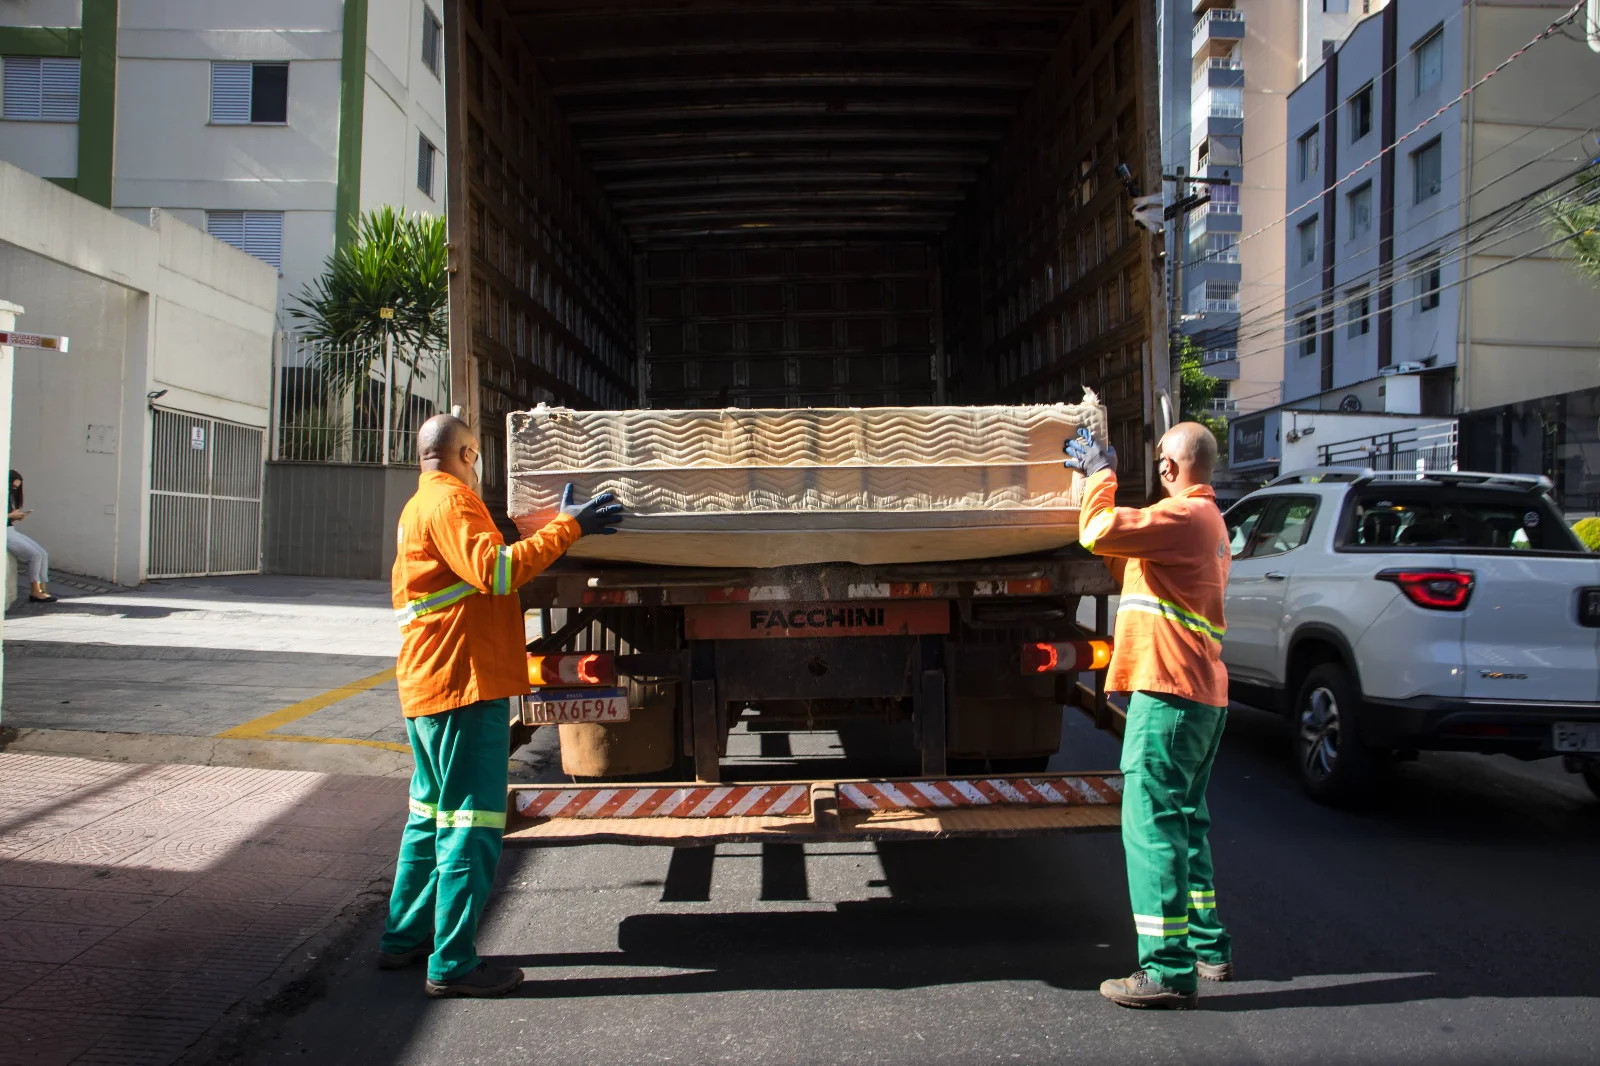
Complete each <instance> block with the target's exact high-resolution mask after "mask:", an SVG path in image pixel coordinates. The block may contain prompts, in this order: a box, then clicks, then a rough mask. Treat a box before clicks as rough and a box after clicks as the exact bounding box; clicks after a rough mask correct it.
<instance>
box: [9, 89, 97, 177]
mask: <svg viewBox="0 0 1600 1066" xmlns="http://www.w3.org/2000/svg"><path fill="white" fill-rule="evenodd" d="M4 65H5V64H4V63H0V67H3V66H4ZM0 80H3V79H0ZM0 159H3V160H5V161H6V162H7V163H12V164H15V165H16V166H19V167H21V168H22V169H23V170H26V171H29V172H31V173H34V174H38V175H39V176H40V177H43V178H75V177H77V176H78V124H77V123H76V122H6V121H4V120H0Z"/></svg>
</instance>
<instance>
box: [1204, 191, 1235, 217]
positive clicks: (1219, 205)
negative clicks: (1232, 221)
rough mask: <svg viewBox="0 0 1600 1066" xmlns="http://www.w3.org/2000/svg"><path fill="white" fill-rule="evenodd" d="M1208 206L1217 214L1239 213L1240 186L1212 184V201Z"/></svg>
mask: <svg viewBox="0 0 1600 1066" xmlns="http://www.w3.org/2000/svg"><path fill="white" fill-rule="evenodd" d="M1208 206H1209V207H1210V208H1211V210H1212V211H1214V212H1216V213H1217V214H1222V215H1237V214H1238V213H1239V186H1237V185H1213V186H1211V203H1210V204H1209V205H1208Z"/></svg>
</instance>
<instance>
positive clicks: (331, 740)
mask: <svg viewBox="0 0 1600 1066" xmlns="http://www.w3.org/2000/svg"><path fill="white" fill-rule="evenodd" d="M255 739H256V740H287V741H291V742H292V743H295V744H354V745H357V746H358V747H363V748H382V749H383V750H385V751H398V752H401V753H403V754H405V755H410V754H411V745H410V744H396V743H395V742H394V741H392V740H357V739H356V738H354V737H297V736H293V735H291V734H288V733H272V734H270V735H268V736H264V737H256V738H255Z"/></svg>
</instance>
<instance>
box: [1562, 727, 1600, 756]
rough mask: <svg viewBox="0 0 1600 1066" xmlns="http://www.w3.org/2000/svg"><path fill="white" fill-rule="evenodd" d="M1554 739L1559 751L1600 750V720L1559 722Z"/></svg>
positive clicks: (1585, 751)
mask: <svg viewBox="0 0 1600 1066" xmlns="http://www.w3.org/2000/svg"><path fill="white" fill-rule="evenodd" d="M1553 739H1554V741H1555V746H1556V750H1557V751H1572V752H1584V753H1588V752H1600V722H1557V723H1556V724H1555V728H1554V738H1553Z"/></svg>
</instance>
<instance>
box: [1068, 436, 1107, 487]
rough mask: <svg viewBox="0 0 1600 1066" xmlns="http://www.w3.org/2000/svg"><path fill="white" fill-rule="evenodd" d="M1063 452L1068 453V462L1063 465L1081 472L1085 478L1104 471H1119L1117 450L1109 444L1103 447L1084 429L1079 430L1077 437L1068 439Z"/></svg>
mask: <svg viewBox="0 0 1600 1066" xmlns="http://www.w3.org/2000/svg"><path fill="white" fill-rule="evenodd" d="M1061 450H1062V451H1064V452H1066V453H1067V461H1066V462H1065V463H1063V464H1061V465H1063V466H1065V467H1067V468H1068V469H1071V470H1076V471H1078V472H1080V473H1081V474H1083V476H1084V477H1089V476H1090V475H1091V474H1098V473H1099V472H1100V471H1102V470H1112V471H1115V470H1116V469H1117V450H1116V449H1115V448H1113V447H1111V446H1110V445H1109V444H1108V445H1104V446H1102V445H1101V444H1100V442H1099V441H1097V440H1095V439H1094V437H1093V435H1091V434H1090V432H1089V431H1088V430H1087V429H1084V428H1082V427H1080V428H1079V429H1078V435H1077V436H1076V437H1068V438H1067V444H1066V447H1064V448H1062V449H1061Z"/></svg>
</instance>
